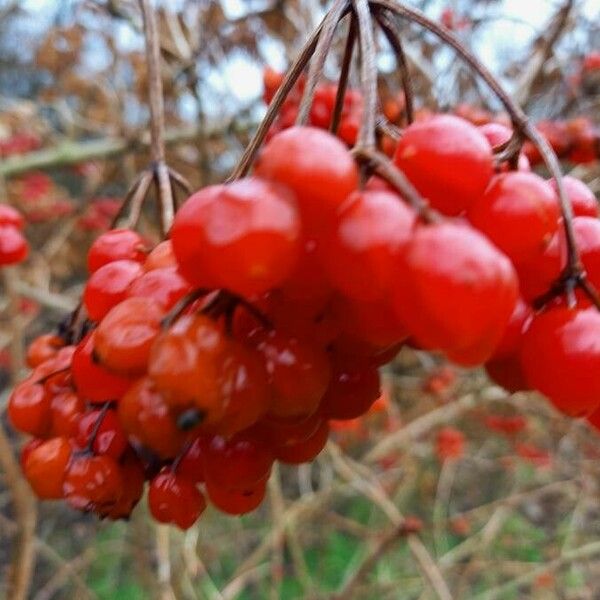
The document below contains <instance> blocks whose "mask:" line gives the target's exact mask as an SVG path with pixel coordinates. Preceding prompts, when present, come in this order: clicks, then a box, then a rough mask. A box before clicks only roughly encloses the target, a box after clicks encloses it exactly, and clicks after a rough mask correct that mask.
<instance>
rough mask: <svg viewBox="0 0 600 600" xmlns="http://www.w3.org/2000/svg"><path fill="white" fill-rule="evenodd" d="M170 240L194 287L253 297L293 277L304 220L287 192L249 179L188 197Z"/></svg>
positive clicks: (278, 187) (276, 185)
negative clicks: (290, 276)
mask: <svg viewBox="0 0 600 600" xmlns="http://www.w3.org/2000/svg"><path fill="white" fill-rule="evenodd" d="M171 240H172V242H173V250H174V252H175V256H176V257H177V261H178V263H179V266H180V269H181V271H182V273H183V274H184V275H185V277H186V278H187V279H188V280H189V281H190V282H191V283H192V284H194V285H196V286H199V287H204V286H215V287H223V288H226V289H228V290H231V291H232V292H235V293H238V294H242V295H246V296H250V295H253V294H260V293H263V292H266V291H267V290H269V289H271V288H273V287H276V286H277V285H279V284H281V283H282V282H283V281H284V280H285V279H286V278H287V277H288V276H289V275H290V273H291V272H292V269H293V267H294V264H295V262H296V260H297V258H298V255H299V252H300V219H299V215H298V211H297V208H296V204H295V200H294V197H293V194H292V193H291V192H290V191H289V190H288V189H287V188H285V187H284V186H280V185H278V184H275V183H273V182H269V181H265V180H262V179H258V178H255V177H254V178H246V179H242V180H239V181H236V182H234V183H230V184H227V185H219V186H212V187H208V188H204V189H203V190H200V191H199V192H197V193H196V194H194V195H193V196H192V197H190V198H189V199H188V200H187V201H186V203H185V204H184V205H183V206H182V208H181V210H180V211H179V212H178V213H177V215H176V217H175V221H174V223H173V227H172V230H171Z"/></svg>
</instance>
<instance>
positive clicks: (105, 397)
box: [71, 331, 133, 402]
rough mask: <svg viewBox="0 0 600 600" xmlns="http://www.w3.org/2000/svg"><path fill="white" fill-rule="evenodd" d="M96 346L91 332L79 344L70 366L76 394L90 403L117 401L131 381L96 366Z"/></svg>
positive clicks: (100, 366)
mask: <svg viewBox="0 0 600 600" xmlns="http://www.w3.org/2000/svg"><path fill="white" fill-rule="evenodd" d="M95 345H96V340H95V332H94V331H92V332H91V333H89V334H88V335H87V336H86V337H84V338H83V340H81V342H79V345H78V346H77V349H76V350H75V353H74V354H73V362H72V365H71V369H72V374H73V382H74V384H75V388H76V390H77V394H78V395H79V396H80V397H81V398H83V399H84V400H89V401H90V402H108V401H110V400H118V399H119V398H121V396H123V394H124V393H125V392H126V391H127V390H128V389H129V387H130V386H131V384H132V382H133V380H132V379H127V378H125V377H121V376H119V375H115V374H113V373H110V372H109V371H107V370H106V369H105V368H104V367H103V366H102V365H99V364H97V362H96V360H95V358H94V347H95Z"/></svg>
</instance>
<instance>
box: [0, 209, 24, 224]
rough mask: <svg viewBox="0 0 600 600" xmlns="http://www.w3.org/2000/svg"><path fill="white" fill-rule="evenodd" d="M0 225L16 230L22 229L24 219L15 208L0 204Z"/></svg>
mask: <svg viewBox="0 0 600 600" xmlns="http://www.w3.org/2000/svg"><path fill="white" fill-rule="evenodd" d="M0 225H10V226H12V227H16V228H17V229H23V227H24V225H25V219H24V218H23V215H22V214H21V213H20V212H19V211H18V210H17V209H16V208H13V207H12V206H9V205H8V204H0Z"/></svg>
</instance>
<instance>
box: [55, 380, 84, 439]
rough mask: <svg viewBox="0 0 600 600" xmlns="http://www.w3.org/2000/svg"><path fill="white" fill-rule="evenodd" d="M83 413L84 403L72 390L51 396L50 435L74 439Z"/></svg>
mask: <svg viewBox="0 0 600 600" xmlns="http://www.w3.org/2000/svg"><path fill="white" fill-rule="evenodd" d="M84 411H85V402H84V401H83V400H82V399H81V398H80V397H79V396H78V395H77V394H75V392H73V391H72V390H64V391H62V392H59V393H58V394H56V395H55V396H53V397H52V400H51V402H50V429H51V431H52V434H53V435H59V436H64V437H69V438H70V437H74V436H75V435H76V434H77V429H78V425H79V419H80V418H81V416H82V415H83V413H84Z"/></svg>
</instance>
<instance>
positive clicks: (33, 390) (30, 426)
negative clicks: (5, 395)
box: [8, 379, 51, 437]
mask: <svg viewBox="0 0 600 600" xmlns="http://www.w3.org/2000/svg"><path fill="white" fill-rule="evenodd" d="M50 414H51V413H50V396H49V395H48V394H47V393H46V390H45V389H44V386H43V385H42V384H39V383H35V381H33V380H31V379H26V380H25V381H23V382H22V383H20V384H19V385H18V386H17V387H16V388H15V389H14V390H13V391H12V394H11V395H10V397H9V399H8V418H9V419H10V422H11V423H12V426H13V427H14V428H15V429H18V430H19V431H21V432H22V433H29V434H30V435H34V436H36V437H46V435H47V433H48V431H49V429H50V422H49V419H50Z"/></svg>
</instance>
